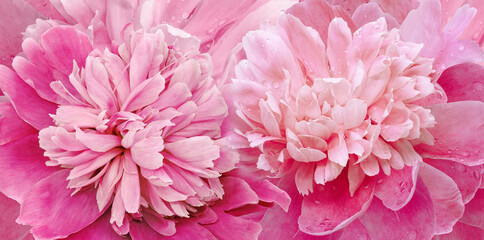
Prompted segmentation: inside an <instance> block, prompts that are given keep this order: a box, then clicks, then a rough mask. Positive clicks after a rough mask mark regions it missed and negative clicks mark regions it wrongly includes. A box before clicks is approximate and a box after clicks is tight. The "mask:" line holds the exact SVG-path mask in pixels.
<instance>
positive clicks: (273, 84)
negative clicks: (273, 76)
mask: <svg viewBox="0 0 484 240" xmlns="http://www.w3.org/2000/svg"><path fill="white" fill-rule="evenodd" d="M272 87H273V88H275V89H278V88H279V82H275V81H274V82H272Z"/></svg>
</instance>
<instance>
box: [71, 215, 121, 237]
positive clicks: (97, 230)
mask: <svg viewBox="0 0 484 240" xmlns="http://www.w3.org/2000/svg"><path fill="white" fill-rule="evenodd" d="M109 217H110V214H108V212H106V213H104V214H103V215H102V216H101V217H99V218H98V219H97V220H96V221H94V222H93V223H91V224H89V226H87V227H86V228H84V229H82V230H81V231H79V232H77V233H74V234H72V235H69V237H67V239H68V240H84V239H103V240H104V239H105V240H122V239H126V238H124V237H122V236H120V235H118V234H117V233H116V232H115V231H114V230H113V228H112V227H111V223H109Z"/></svg>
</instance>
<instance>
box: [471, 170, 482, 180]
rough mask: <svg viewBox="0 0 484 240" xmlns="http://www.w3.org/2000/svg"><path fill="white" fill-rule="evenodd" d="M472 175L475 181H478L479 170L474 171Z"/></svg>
mask: <svg viewBox="0 0 484 240" xmlns="http://www.w3.org/2000/svg"><path fill="white" fill-rule="evenodd" d="M472 175H473V176H474V178H475V179H477V180H479V175H480V172H479V170H476V171H474V172H473V173H472Z"/></svg>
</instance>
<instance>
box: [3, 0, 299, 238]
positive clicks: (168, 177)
mask: <svg viewBox="0 0 484 240" xmlns="http://www.w3.org/2000/svg"><path fill="white" fill-rule="evenodd" d="M290 4H292V2H291V1H281V2H277V3H272V2H271V3H265V2H262V1H261V2H249V1H242V2H238V3H229V2H228V1H226V2H223V3H222V4H218V5H217V7H214V5H213V4H212V3H211V2H210V1H203V2H198V1H187V3H181V2H176V1H172V2H170V1H143V2H137V1H124V2H121V1H119V2H110V1H107V2H105V1H102V2H92V1H69V2H65V1H62V2H59V1H52V2H51V3H45V4H41V5H40V4H39V3H38V2H32V5H33V6H34V7H35V8H36V9H38V10H39V12H40V13H42V14H44V15H46V16H47V17H50V19H47V20H44V19H37V21H36V23H35V24H34V25H31V26H29V27H28V28H27V30H26V32H25V34H24V35H25V39H24V40H23V42H22V53H21V54H19V56H17V57H15V58H14V59H13V62H12V67H13V70H12V69H9V68H8V67H6V66H0V88H1V89H2V91H3V92H4V94H5V95H6V96H7V99H8V102H7V101H5V99H4V100H3V102H1V105H0V106H1V107H0V110H1V114H2V116H3V117H2V120H1V121H2V122H1V127H2V128H1V131H0V144H1V145H0V169H1V170H2V172H3V174H2V176H0V179H1V180H0V181H1V184H0V191H1V192H2V193H3V194H5V195H6V196H7V197H9V198H12V199H14V200H15V201H17V202H18V203H19V204H20V205H21V210H20V216H19V217H18V219H17V220H16V221H17V222H18V223H20V224H24V225H29V226H32V228H31V229H30V233H31V234H32V235H29V236H27V237H30V238H35V239H59V238H66V237H67V238H69V239H92V238H102V239H121V238H125V237H128V238H131V239H181V238H190V239H232V238H236V239H256V238H257V236H258V234H259V233H260V231H261V229H260V226H259V224H258V223H257V221H258V220H260V218H261V217H262V215H261V214H263V212H264V211H265V210H266V209H267V207H268V206H271V205H272V204H273V203H278V204H280V205H281V206H282V207H283V208H285V209H287V207H288V204H289V199H288V196H287V194H286V193H284V192H283V191H281V190H280V189H278V188H276V187H275V186H274V185H273V184H272V183H271V182H269V181H267V180H264V179H260V178H258V177H257V176H248V175H247V174H244V173H243V172H241V171H232V170H233V169H234V168H235V165H236V164H237V163H238V162H239V157H238V155H237V154H236V153H235V152H233V151H231V149H230V148H229V146H228V144H227V139H226V137H225V135H226V134H225V132H224V129H223V128H222V123H223V121H224V119H225V117H226V116H227V105H226V103H225V100H224V99H223V97H222V94H221V92H220V89H221V88H222V87H223V86H222V85H218V84H217V80H215V79H214V78H213V76H218V75H219V74H218V73H217V72H220V73H221V72H223V71H222V69H217V67H219V68H223V65H224V64H225V61H226V59H225V56H229V54H230V52H227V53H225V52H223V53H218V51H216V49H220V51H223V50H224V49H226V48H227V47H230V46H232V45H235V44H236V42H237V41H238V40H237V39H238V36H240V37H241V36H242V35H243V34H244V33H241V32H240V31H243V30H244V29H247V28H251V24H252V23H253V22H258V21H259V20H260V19H265V18H266V17H270V16H271V15H270V14H269V15H261V14H260V13H261V12H263V11H265V10H267V9H271V10H275V11H274V12H275V13H272V14H273V16H276V15H277V14H280V10H279V9H284V8H285V7H287V6H289V5H290ZM171 9H177V11H178V10H179V12H177V11H171ZM221 9H230V10H231V11H227V12H225V15H221V16H220V21H222V20H223V21H224V22H223V23H222V22H217V21H218V20H215V21H211V20H209V16H210V15H207V14H211V13H212V11H220V10H221ZM252 11H255V12H257V13H258V14H252ZM240 12H242V14H240V15H238V14H237V13H240ZM271 12H272V11H271ZM242 19H244V21H248V22H249V23H250V24H247V25H245V24H242V22H241V20H242ZM201 20H205V23H206V25H204V28H200V26H201V25H200V24H196V22H198V21H201ZM201 22H203V21H201ZM232 26H233V27H232ZM205 27H207V28H208V27H214V28H213V29H212V28H209V30H208V31H207V30H206V29H207V28H205ZM182 28H183V30H182ZM185 30H186V31H185ZM189 32H191V33H193V34H195V36H198V37H199V38H197V37H195V36H194V35H192V34H190V33H189ZM222 36H225V38H222ZM224 39H226V40H225V41H224ZM207 43H210V46H208V45H207ZM207 52H209V53H210V54H212V55H213V56H214V57H213V58H212V57H211V55H210V54H209V53H207ZM217 56H218V57H217ZM212 59H213V60H214V62H212ZM214 66H215V68H216V69H215V71H213V69H214V68H213V67H214ZM217 74H218V75H217ZM218 81H222V80H218ZM6 201H7V200H6ZM7 206H11V204H9V205H7ZM12 211H15V209H14V208H12ZM12 216H14V214H12ZM6 221H10V219H6ZM9 224H10V222H9ZM17 228H18V229H19V236H20V233H25V226H18V227H17ZM20 230H22V231H23V232H20Z"/></svg>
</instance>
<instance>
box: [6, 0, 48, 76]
mask: <svg viewBox="0 0 484 240" xmlns="http://www.w3.org/2000/svg"><path fill="white" fill-rule="evenodd" d="M38 17H40V15H39V14H38V13H37V12H36V11H35V10H34V9H33V8H32V7H31V6H29V5H28V4H27V3H25V2H23V1H15V0H6V1H2V7H1V8H0V23H2V24H1V25H0V32H1V33H2V34H1V35H0V42H1V43H2V44H0V64H2V65H6V66H8V67H10V66H11V64H12V59H13V58H14V57H15V55H17V53H19V52H21V45H22V34H21V33H22V32H24V31H25V29H26V28H27V26H28V25H30V24H33V23H35V19H36V18H38Z"/></svg>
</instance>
